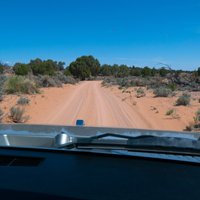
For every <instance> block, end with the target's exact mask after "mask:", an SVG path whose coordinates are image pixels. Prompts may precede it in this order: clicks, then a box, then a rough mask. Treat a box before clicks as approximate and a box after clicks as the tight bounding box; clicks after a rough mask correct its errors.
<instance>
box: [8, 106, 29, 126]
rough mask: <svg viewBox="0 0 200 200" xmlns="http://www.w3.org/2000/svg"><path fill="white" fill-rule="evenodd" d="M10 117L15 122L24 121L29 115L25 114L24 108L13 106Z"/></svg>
mask: <svg viewBox="0 0 200 200" xmlns="http://www.w3.org/2000/svg"><path fill="white" fill-rule="evenodd" d="M10 118H11V120H12V121H13V122H14V123H24V122H26V121H27V120H28V118H29V117H28V116H25V110H24V108H20V107H12V108H11V109H10Z"/></svg>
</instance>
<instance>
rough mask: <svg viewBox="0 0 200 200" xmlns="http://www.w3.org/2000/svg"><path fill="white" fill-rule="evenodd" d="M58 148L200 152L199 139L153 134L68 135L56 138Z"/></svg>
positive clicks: (63, 134)
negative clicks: (190, 150) (187, 150)
mask: <svg viewBox="0 0 200 200" xmlns="http://www.w3.org/2000/svg"><path fill="white" fill-rule="evenodd" d="M56 147H57V148H68V149H72V148H76V149H78V148H101V149H102V148H106V149H107V148H109V149H131V150H133V149H143V150H147V149H148V150H151V151H152V150H156V149H157V150H161V149H162V150H164V149H165V150H166V149H179V150H180V149H192V150H194V149H195V150H200V141H199V138H198V137H196V138H187V137H185V138H184V137H180V136H179V135H177V137H176V136H173V137H170V135H165V136H156V135H152V134H143V135H127V134H115V133H102V134H98V135H95V136H90V137H80V136H79V137H77V136H76V137H75V136H73V135H69V134H67V133H61V134H59V135H57V136H56Z"/></svg>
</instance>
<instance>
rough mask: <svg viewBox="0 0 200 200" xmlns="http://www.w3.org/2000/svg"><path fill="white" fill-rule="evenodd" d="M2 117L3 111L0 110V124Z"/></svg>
mask: <svg viewBox="0 0 200 200" xmlns="http://www.w3.org/2000/svg"><path fill="white" fill-rule="evenodd" d="M3 115H4V112H3V110H2V109H0V123H1V122H2V119H3Z"/></svg>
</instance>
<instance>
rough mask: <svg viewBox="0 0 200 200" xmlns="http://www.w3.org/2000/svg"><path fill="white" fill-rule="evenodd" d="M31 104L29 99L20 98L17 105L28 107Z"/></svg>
mask: <svg viewBox="0 0 200 200" xmlns="http://www.w3.org/2000/svg"><path fill="white" fill-rule="evenodd" d="M29 102H30V99H29V98H27V97H20V98H19V99H18V101H17V104H18V105H27V104H29Z"/></svg>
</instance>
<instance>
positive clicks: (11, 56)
mask: <svg viewBox="0 0 200 200" xmlns="http://www.w3.org/2000/svg"><path fill="white" fill-rule="evenodd" d="M0 26H1V28H0V60H1V61H3V62H10V63H14V62H28V61H29V60H30V59H33V58H36V57H40V58H42V59H47V58H52V59H56V60H61V61H65V62H66V63H67V64H68V63H70V62H71V61H73V60H74V59H75V58H76V57H78V56H81V55H90V54H92V55H94V56H95V57H97V58H98V59H99V60H100V62H101V63H102V64H103V63H110V64H113V63H118V64H121V63H125V64H128V65H138V66H145V65H148V66H159V64H158V63H167V64H170V65H171V66H172V67H173V68H179V69H180V68H182V69H192V68H196V67H198V66H200V0H1V1H0Z"/></svg>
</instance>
